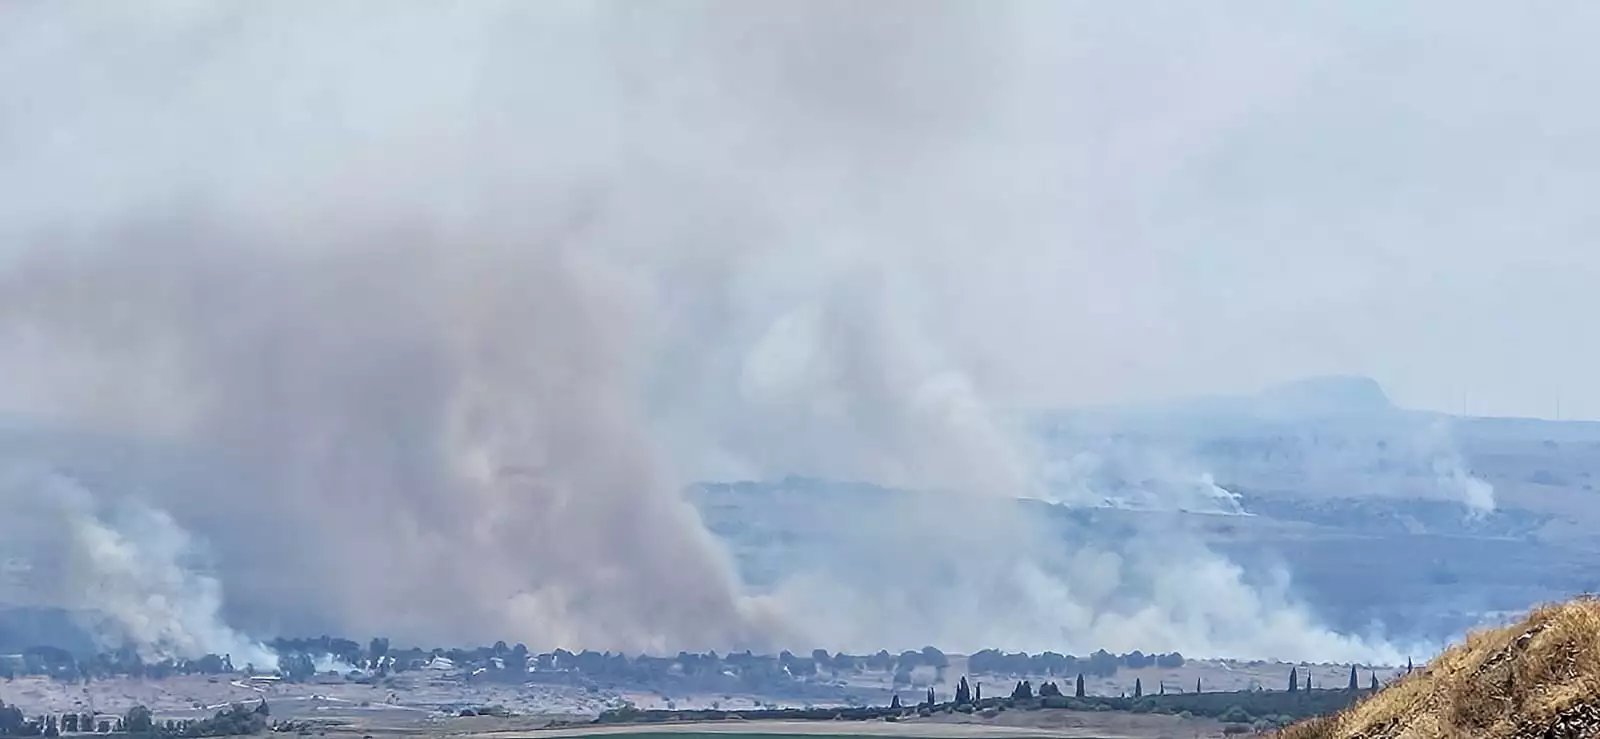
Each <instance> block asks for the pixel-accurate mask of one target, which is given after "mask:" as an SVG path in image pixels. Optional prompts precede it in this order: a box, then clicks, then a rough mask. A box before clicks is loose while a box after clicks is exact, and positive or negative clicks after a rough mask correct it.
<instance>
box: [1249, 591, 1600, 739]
mask: <svg viewBox="0 0 1600 739" xmlns="http://www.w3.org/2000/svg"><path fill="white" fill-rule="evenodd" d="M1280 736H1281V737H1283V739H1356V738H1357V737H1360V738H1361V739H1424V738H1430V739H1431V738H1433V737H1440V738H1445V737H1448V738H1451V739H1454V738H1455V737H1484V738H1485V739H1535V738H1541V739H1543V738H1549V739H1565V738H1566V737H1597V736H1600V600H1596V599H1594V598H1589V597H1586V598H1581V599H1579V600H1575V601H1571V602H1567V603H1562V604H1557V605H1549V606H1545V607H1542V608H1539V609H1538V610H1536V611H1534V612H1533V613H1532V614H1530V615H1529V616H1528V618H1526V619H1524V620H1523V621H1522V622H1520V623H1517V624H1515V625H1512V626H1507V627H1505V628H1500V629H1493V630H1486V631H1481V632H1478V633H1475V634H1473V635H1472V636H1470V637H1468V638H1467V640H1466V641H1465V642H1464V643H1462V644H1458V645H1456V646H1454V647H1451V648H1450V649H1449V650H1447V651H1445V653H1444V654H1442V655H1440V656H1439V657H1438V658H1437V659H1435V660H1433V661H1432V662H1431V663H1429V664H1428V665H1427V666H1426V667H1425V668H1423V669H1421V670H1418V671H1416V672H1413V673H1412V674H1411V675H1409V676H1407V677H1405V678H1403V679H1401V680H1400V681H1399V682H1397V683H1395V684H1394V685H1391V686H1390V687H1388V688H1385V689H1384V690H1382V691H1379V692H1378V693H1375V694H1373V695H1372V697H1370V698H1368V699H1366V700H1364V701H1362V702H1360V703H1358V704H1356V705H1354V706H1351V707H1350V708H1349V709H1348V710H1346V711H1344V712H1343V713H1340V714H1337V715H1334V716H1329V717H1323V718H1317V719H1311V720H1309V721H1306V722H1304V723H1301V724H1297V725H1295V726H1291V727H1289V728H1287V729H1285V730H1284V731H1283V732H1282V734H1280Z"/></svg>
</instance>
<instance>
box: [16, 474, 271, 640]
mask: <svg viewBox="0 0 1600 739" xmlns="http://www.w3.org/2000/svg"><path fill="white" fill-rule="evenodd" d="M21 474H22V473H20V472H17V473H13V474H12V475H10V477H11V478H12V479H11V480H9V481H8V484H7V488H8V490H10V491H11V493H12V495H10V496H8V502H12V503H16V502H18V501H19V500H20V498H21V497H22V496H27V497H28V498H31V499H32V500H34V501H35V504H36V505H37V506H38V508H36V509H35V510H34V513H35V514H38V513H46V514H47V515H45V516H42V517H41V516H37V515H35V516H34V517H32V521H33V522H34V523H35V525H39V524H43V525H46V526H47V527H48V529H49V530H50V531H51V532H53V535H54V536H53V537H52V538H51V539H50V543H51V545H53V546H55V547H59V551H58V552H55V553H52V554H53V555H54V556H55V557H59V564H58V566H59V571H58V572H56V573H55V574H56V577H57V578H59V579H57V580H56V582H54V583H53V587H54V588H55V589H56V595H57V597H58V598H60V602H61V604H62V605H65V606H67V607H70V608H74V609H77V610H79V611H80V612H81V613H84V614H86V615H87V616H88V617H90V618H91V619H92V620H93V623H92V624H90V626H91V628H92V630H93V633H94V634H95V635H96V636H97V637H99V638H101V639H102V640H103V641H104V642H105V644H106V645H107V646H109V647H131V648H133V649H135V650H136V651H137V652H138V653H139V656H140V657H141V658H143V659H145V660H146V661H160V660H165V659H198V658H200V657H203V656H205V655H207V654H217V655H227V656H229V657H230V658H231V659H232V660H233V661H234V664H236V665H238V666H239V667H243V666H245V665H246V664H254V665H257V666H258V667H262V668H266V669H272V668H274V667H276V665H277V655H276V654H274V653H273V652H272V651H271V650H270V649H268V648H267V647H266V646H265V645H263V644H262V643H261V642H259V641H257V640H253V639H250V638H248V637H246V636H244V635H243V634H241V633H239V632H238V631H235V630H234V629H232V628H230V627H229V626H228V625H227V624H226V623H225V622H224V620H223V618H222V606H223V592H222V584H221V583H220V582H219V581H218V580H217V579H216V578H215V577H214V576H211V575H208V574H204V573H203V572H201V571H200V570H198V569H197V568H198V567H199V566H200V565H201V564H202V561H201V560H200V559H199V557H200V554H201V553H200V552H199V551H198V550H197V549H196V547H195V543H194V541H193V540H192V538H191V537H190V536H189V533H188V532H186V531H184V530H183V529H182V528H181V527H179V526H178V525H177V523H176V522H174V521H173V520H172V517H171V516H169V515H167V514H166V513H165V512H163V511H160V510H157V509H153V508H149V507H147V506H145V505H143V504H141V503H139V502H137V501H135V500H131V499H125V500H122V501H119V502H118V503H117V504H116V505H115V506H114V507H113V508H110V509H108V508H107V507H106V506H105V505H104V504H103V503H102V502H101V501H99V500H97V499H96V498H95V496H94V495H93V494H92V493H90V492H89V491H88V490H86V489H85V488H83V487H82V486H81V485H79V484H78V483H76V482H75V481H74V480H72V479H71V478H68V477H64V476H61V475H45V476H39V475H26V476H19V475H21ZM21 509H22V506H16V507H14V508H13V513H19V512H21Z"/></svg>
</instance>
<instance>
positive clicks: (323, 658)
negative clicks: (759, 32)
mask: <svg viewBox="0 0 1600 739" xmlns="http://www.w3.org/2000/svg"><path fill="white" fill-rule="evenodd" d="M265 646H266V647H268V648H269V649H270V650H271V651H272V652H273V653H275V654H277V655H279V656H278V663H277V664H274V665H256V664H242V665H240V664H235V663H234V661H233V658H232V656H231V655H226V654H222V655H218V654H208V655H205V656H203V657H199V658H196V659H176V658H173V659H163V660H156V661H150V660H146V659H145V658H143V657H141V656H140V654H139V652H138V651H137V650H133V649H121V650H116V651H109V652H101V653H98V654H94V655H92V656H79V655H75V654H73V653H71V652H69V651H67V650H64V649H60V648H57V647H50V646H37V647H31V648H29V649H27V650H25V651H23V652H21V653H18V654H4V655H0V677H8V678H9V677H16V676H22V675H29V676H45V677H49V678H52V679H58V680H94V679H104V678H110V677H124V676H125V677H148V678H161V677H165V676H170V675H196V674H199V675H225V674H238V675H241V676H243V677H246V678H261V679H281V680H290V681H304V680H312V679H316V678H317V677H318V676H319V675H326V674H328V673H333V674H335V675H338V676H340V677H349V678H354V679H364V678H371V679H382V678H383V677H384V676H386V675H389V674H395V673H403V672H406V671H410V670H464V671H466V672H467V673H468V674H469V675H470V676H472V677H479V678H482V679H494V678H495V677H506V678H510V679H514V680H520V679H523V677H524V676H525V675H527V674H529V673H558V674H559V673H567V674H577V675H583V676H589V677H595V678H605V679H608V680H614V681H627V680H639V681H645V682H655V681H661V680H666V679H671V678H716V679H734V680H741V681H745V682H755V683H763V682H769V681H772V680H808V679H815V678H819V677H821V678H828V677H835V678H836V677H839V676H841V675H844V674H849V673H864V672H870V673H885V674H889V675H892V678H891V682H892V684H893V685H895V686H897V687H907V688H912V687H915V688H925V687H929V686H932V685H939V684H944V683H946V682H947V680H946V677H945V674H944V673H945V671H946V670H947V669H948V668H949V666H950V660H949V659H948V658H947V657H946V655H945V654H944V652H942V651H940V650H938V649H936V648H934V647H924V648H923V649H921V650H915V651H905V652H901V653H899V654H893V653H890V652H888V651H887V650H883V651H879V652H877V653H876V654H864V655H854V654H846V653H842V652H841V653H836V654H830V653H828V652H827V651H826V650H822V649H817V650H813V651H812V652H811V653H809V654H805V655H797V654H794V653H791V652H787V651H785V652H782V653H779V654H777V655H758V654H753V653H751V652H748V651H745V652H732V653H728V654H718V653H717V652H714V651H712V652H704V653H693V652H679V653H678V654H677V655H676V656H670V657H668V656H650V655H636V656H628V655H625V654H622V653H620V652H595V651H582V652H571V651H568V650H565V649H556V650H553V651H549V652H540V653H534V652H532V651H530V650H529V649H528V648H527V647H526V646H524V645H522V644H516V645H507V644H506V643H505V642H503V641H502V642H496V643H495V644H494V645H492V646H483V647H475V648H450V649H446V648H434V649H422V648H419V647H409V648H404V649H396V648H391V647H390V645H389V640H388V639H386V638H381V637H380V638H374V639H372V640H370V641H368V642H367V643H365V644H362V643H359V642H356V641H353V640H350V639H341V638H334V637H327V636H323V637H319V638H315V639H276V640H273V641H271V642H268V643H267V644H266V645H265ZM1183 664H1184V657H1183V655H1181V654H1177V653H1170V654H1144V653H1142V652H1138V651H1135V652H1130V653H1128V654H1122V655H1116V654H1111V653H1108V652H1106V651H1104V650H1101V651H1097V652H1095V653H1093V654H1090V655H1088V656H1085V657H1076V656H1073V655H1070V654H1058V653H1055V652H1044V653H1042V654H1032V655H1030V654H1027V653H1025V652H1012V653H1005V652H1001V651H1000V650H994V649H989V650H984V651H981V652H977V653H975V654H973V655H971V656H969V657H968V658H967V660H966V670H967V672H970V673H972V674H975V675H1042V676H1070V675H1076V674H1080V673H1081V674H1087V675H1090V676H1098V677H1108V676H1111V675H1114V674H1116V672H1117V670H1119V669H1121V668H1124V667H1126V668H1133V669H1138V668H1143V667H1150V666H1159V667H1168V668H1175V667H1181V666H1183Z"/></svg>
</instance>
